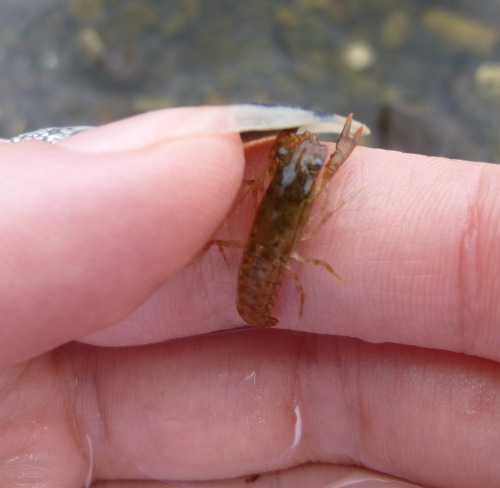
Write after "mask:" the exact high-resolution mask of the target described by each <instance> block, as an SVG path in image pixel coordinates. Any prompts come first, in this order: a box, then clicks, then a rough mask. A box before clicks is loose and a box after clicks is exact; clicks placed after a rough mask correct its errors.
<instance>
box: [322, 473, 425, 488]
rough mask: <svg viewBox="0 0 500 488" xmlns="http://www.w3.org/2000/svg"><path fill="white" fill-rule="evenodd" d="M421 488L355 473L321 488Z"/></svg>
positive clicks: (403, 482)
mask: <svg viewBox="0 0 500 488" xmlns="http://www.w3.org/2000/svg"><path fill="white" fill-rule="evenodd" d="M405 487H409V488H419V487H418V485H415V484H413V483H407V482H406V481H400V480H394V479H390V478H385V477H383V476H376V475H366V474H363V473H354V474H351V475H349V476H348V477H347V478H344V479H343V480H339V481H335V482H334V483H328V484H327V485H323V486H322V487H321V488H405Z"/></svg>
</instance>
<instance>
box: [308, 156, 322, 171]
mask: <svg viewBox="0 0 500 488" xmlns="http://www.w3.org/2000/svg"><path fill="white" fill-rule="evenodd" d="M322 166H323V160H322V159H320V158H314V159H313V160H312V161H310V162H309V163H308V164H307V167H308V169H309V171H319V170H320V169H321V167H322Z"/></svg>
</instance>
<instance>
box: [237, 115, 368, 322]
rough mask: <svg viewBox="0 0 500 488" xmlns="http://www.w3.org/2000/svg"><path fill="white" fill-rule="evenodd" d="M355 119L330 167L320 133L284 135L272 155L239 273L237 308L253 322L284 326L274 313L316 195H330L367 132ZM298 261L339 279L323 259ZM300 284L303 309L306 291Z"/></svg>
mask: <svg viewBox="0 0 500 488" xmlns="http://www.w3.org/2000/svg"><path fill="white" fill-rule="evenodd" d="M351 121H352V115H350V116H349V117H348V118H347V121H346V122H345V125H344V128H343V130H342V133H341V135H340V137H339V140H338V141H337V147H336V149H335V152H334V153H333V155H332V156H331V157H330V158H329V160H328V161H327V162H326V163H325V159H326V156H327V154H328V148H327V146H325V145H323V144H320V142H319V141H318V136H317V135H316V134H311V133H310V132H305V133H302V134H296V133H295V129H286V130H282V131H281V132H280V133H279V134H278V136H277V138H276V140H275V142H274V144H273V147H272V148H271V151H270V156H269V160H270V168H269V171H270V172H273V177H272V179H271V182H270V184H269V186H268V188H267V190H266V192H265V193H264V196H263V198H262V201H261V202H260V205H259V207H258V210H257V213H256V216H255V220H254V222H253V225H252V230H251V232H250V237H249V238H248V241H247V243H246V246H245V249H244V252H243V257H242V259H241V264H240V268H239V272H238V297H237V302H236V305H237V309H238V313H239V314H240V316H241V317H242V319H243V320H244V321H245V322H247V323H248V324H251V325H255V326H257V327H271V326H273V325H276V324H277V323H278V319H277V318H275V317H273V315H272V313H273V308H274V303H275V300H276V296H277V294H278V291H279V289H280V287H281V282H282V280H283V275H284V272H285V269H287V268H289V264H288V263H289V260H290V258H291V257H296V256H295V255H294V249H295V247H296V246H297V244H298V242H299V241H300V240H301V239H302V237H303V234H304V230H305V227H306V224H307V222H308V220H309V216H310V214H311V210H312V207H313V204H314V202H315V200H316V197H317V196H318V195H319V194H320V193H321V192H324V191H325V192H326V191H327V189H326V186H327V184H328V182H329V181H330V180H331V178H332V177H333V175H334V174H335V173H336V172H337V170H338V169H339V168H340V166H341V165H342V163H343V162H344V161H345V160H346V159H347V158H348V157H349V155H350V154H351V152H352V151H353V149H354V147H355V146H356V143H357V140H358V139H359V137H360V135H361V132H362V130H363V127H362V126H361V127H360V128H359V129H358V130H357V131H356V133H355V134H354V135H351V134H350V130H351ZM330 214H331V212H329V213H327V214H326V218H328V217H329V215H330ZM326 218H323V221H325V220H326ZM297 259H299V260H301V261H307V262H312V263H314V264H319V265H322V266H323V267H325V268H326V269H327V270H328V271H329V272H330V273H332V274H334V275H335V273H334V271H333V269H332V268H331V267H330V265H329V264H327V263H325V262H323V261H320V260H317V259H305V258H300V257H297ZM294 276H295V275H294ZM295 281H296V284H297V285H298V286H297V288H298V290H299V294H300V295H301V297H300V298H301V311H302V305H303V302H304V293H303V292H302V291H301V290H302V289H301V287H300V284H298V280H297V279H295Z"/></svg>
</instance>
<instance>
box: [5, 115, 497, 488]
mask: <svg viewBox="0 0 500 488" xmlns="http://www.w3.org/2000/svg"><path fill="white" fill-rule="evenodd" d="M172 113H173V111H164V112H158V113H154V114H147V115H146V116H141V117H137V118H134V119H129V120H127V121H122V122H119V123H116V124H111V125H109V126H105V127H102V128H99V129H96V130H93V131H89V132H86V133H81V134H78V135H75V136H73V137H71V138H70V139H67V140H65V141H62V142H60V143H58V144H57V145H48V144H43V143H37V142H34V141H28V142H23V143H22V144H2V145H0V151H1V155H2V157H1V162H2V163H1V165H0V172H1V174H0V185H3V188H2V191H1V192H0V198H1V199H3V201H2V204H1V208H2V209H3V211H2V218H1V220H0V227H1V229H2V236H3V239H2V241H3V243H4V246H3V252H2V254H1V255H0V269H2V280H1V281H0V286H1V293H0V304H1V305H0V307H1V310H2V322H1V324H2V325H1V327H0V343H1V344H2V348H1V351H0V364H1V365H2V370H1V372H0V432H1V433H2V442H1V443H0V480H1V481H2V484H1V485H2V487H3V486H5V487H7V488H10V487H13V486H19V484H21V483H28V484H31V485H32V486H47V487H57V486H64V487H72V486H74V487H81V486H84V485H85V483H86V478H87V476H88V474H89V473H91V475H92V477H93V479H95V480H115V481H114V482H112V481H109V482H108V483H105V482H104V481H102V482H96V483H95V486H96V487H97V486H99V487H104V486H106V487H107V488H110V487H113V488H115V487H118V486H120V487H121V486H127V487H128V488H132V487H133V488H137V487H141V488H142V487H146V486H147V487H153V486H154V487H155V488H156V486H169V485H168V484H160V483H158V484H156V483H153V482H147V481H140V480H149V479H158V480H160V479H170V480H189V481H192V480H207V479H222V478H237V477H239V476H244V477H245V476H248V475H249V474H251V473H266V472H269V471H275V470H282V471H281V472H280V473H278V474H276V475H262V476H261V478H260V479H259V480H258V482H259V484H260V486H271V484H272V483H273V482H276V477H278V478H279V479H280V480H281V482H282V483H285V484H286V486H308V487H312V488H316V487H317V488H320V487H322V486H327V485H328V483H331V486H339V487H340V486H349V485H347V484H346V483H347V481H345V482H343V481H341V480H342V479H344V480H347V479H351V480H354V481H355V480H356V478H352V477H351V478H349V476H351V475H352V474H353V473H357V474H356V476H364V475H366V476H367V477H368V478H369V479H371V481H367V482H366V483H365V484H363V485H359V486H363V488H364V487H367V488H368V487H370V486H383V485H376V484H374V483H377V482H376V481H374V476H372V475H369V474H366V473H364V472H363V471H362V470H359V469H358V468H353V467H350V468H349V467H346V465H351V464H353V465H356V466H363V467H365V468H368V469H371V470H375V471H378V472H380V473H387V474H392V475H395V476H399V477H401V478H405V479H410V480H413V481H414V482H416V483H420V485H421V486H439V487H453V488H457V487H461V486H484V487H488V486H491V487H493V486H498V484H499V481H500V469H499V467H498V463H497V461H496V457H497V454H496V453H497V452H498V451H499V447H500V446H499V444H500V432H499V430H500V416H499V414H498V412H499V401H498V399H497V397H498V394H497V392H498V391H499V387H500V376H499V373H500V367H499V364H498V360H499V356H500V353H499V352H498V351H499V350H500V348H499V341H500V332H499V331H498V327H497V323H498V313H499V312H498V307H497V306H496V303H497V300H496V297H497V296H498V286H499V280H498V278H497V276H498V266H499V265H498V264H497V263H498V262H499V259H498V252H499V251H498V250H497V246H496V243H497V242H498V234H499V229H498V225H497V224H496V221H497V220H498V215H499V214H500V202H499V200H498V198H496V195H497V193H496V187H497V186H498V180H499V179H500V168H498V167H497V166H493V165H483V164H477V163H467V162H457V161H450V160H444V159H438V158H425V157H423V156H416V155H404V154H400V153H394V152H388V151H380V150H374V149H365V148H358V149H357V150H355V152H354V153H353V155H352V156H351V158H350V159H349V160H348V162H347V163H345V165H344V166H343V167H342V169H341V171H340V172H339V173H338V175H336V177H335V178H334V180H333V182H332V185H331V188H332V189H331V193H332V204H335V199H336V198H338V199H342V198H344V197H346V196H347V197H348V196H349V195H352V194H354V193H356V192H357V191H359V190H361V191H360V192H359V194H357V195H356V196H355V197H354V198H352V199H349V200H348V202H347V203H346V204H345V205H344V206H343V207H342V208H341V209H340V210H339V211H338V212H335V213H334V214H333V215H332V217H331V219H330V220H329V221H328V222H327V224H325V225H324V227H323V228H322V229H321V231H320V232H319V233H318V234H317V235H316V236H315V237H314V239H311V240H309V241H304V243H302V245H301V253H302V254H303V255H305V256H308V257H315V258H320V259H324V260H326V261H328V262H329V263H331V264H332V265H333V267H334V268H335V270H336V272H337V273H339V274H340V275H341V276H342V277H343V278H344V280H345V283H343V284H342V283H339V282H338V281H337V280H335V279H333V278H332V276H331V275H329V274H328V273H326V272H324V270H322V269H318V268H317V267H315V266H306V265H299V267H300V278H301V282H302V286H303V287H304V290H305V293H306V302H305V306H304V315H303V317H302V319H300V320H299V318H298V306H299V305H298V299H297V296H296V294H295V290H294V285H293V280H291V279H287V280H285V283H284V286H283V289H282V293H281V295H280V298H279V300H278V304H277V316H278V318H279V320H280V322H279V324H278V326H277V328H276V329H273V330H255V329H244V330H237V331H234V330H230V329H234V328H235V327H239V326H241V325H242V323H241V320H240V319H239V318H238V316H237V314H236V311H235V305H234V301H235V288H236V286H235V269H234V268H235V265H236V264H232V269H231V270H228V269H227V267H226V265H225V264H224V261H223V260H222V259H221V257H220V256H219V255H218V253H217V251H216V250H210V251H208V252H207V253H206V254H205V255H204V256H202V258H201V259H198V260H197V261H196V262H195V264H193V265H189V263H190V262H191V261H192V260H193V258H194V257H195V256H196V254H197V253H198V252H199V250H200V249H201V248H202V247H203V245H204V244H205V242H207V241H208V240H209V239H210V237H211V236H212V235H213V233H214V232H215V231H216V230H217V228H218V227H219V226H220V224H221V223H222V222H223V221H224V219H225V217H226V216H227V214H228V213H229V211H230V208H231V205H232V203H233V201H234V199H235V196H236V194H237V191H238V188H239V186H240V183H241V180H242V177H243V166H244V156H243V151H242V147H241V143H240V141H239V138H238V137H237V136H236V135H230V134H226V135H207V136H204V137H201V136H199V135H198V136H193V137H185V136H183V137H179V138H176V137H172V138H168V134H169V129H170V128H173V129H174V130H175V129H176V128H177V127H179V126H182V125H183V124H184V125H187V126H193V125H195V124H196V123H199V124H200V127H201V128H202V129H203V123H206V124H207V127H210V126H211V124H210V115H207V116H206V118H204V117H201V119H203V120H201V121H200V117H196V111H194V112H193V110H192V109H191V111H189V110H186V111H185V112H184V116H183V112H182V111H177V113H176V114H175V117H174V116H173V115H172ZM193 117H194V118H193ZM141 131H143V132H142V133H141ZM201 132H203V131H200V133H201ZM146 135H147V136H148V137H149V138H147V137H146ZM144 141H146V142H144ZM267 150H268V145H266V144H261V145H256V146H254V147H252V148H251V149H249V150H248V151H247V154H246V159H247V164H248V166H250V167H252V166H257V165H258V164H263V162H265V157H266V152H267ZM252 208H253V202H252V199H251V198H249V199H246V200H245V201H243V203H242V204H241V206H240V207H238V209H236V210H235V212H233V213H231V214H230V216H229V219H228V221H227V223H226V224H224V225H223V227H222V229H221V232H222V233H225V234H226V236H231V237H232V238H235V239H240V238H241V237H242V236H244V235H246V232H247V231H248V226H249V225H250V220H251V218H252V217H251V210H252ZM228 254H229V258H230V260H231V261H232V262H233V263H237V260H238V251H237V250H235V251H234V252H232V251H230V252H229V253H228ZM278 329H281V330H278ZM215 331H218V333H217V334H208V333H209V332H215ZM175 339H179V340H175ZM76 340H79V341H78V342H72V343H71V342H70V341H76ZM96 346H105V347H96ZM118 346H132V347H126V348H120V347H118ZM313 462H320V463H327V464H329V465H330V466H322V465H314V466H305V467H304V466H302V465H303V464H305V463H313ZM296 466H300V467H296ZM294 467H295V468H294ZM90 468H91V469H90ZM370 476H371V478H370ZM359 479H360V478H358V481H359ZM121 480H137V481H136V482H135V483H134V482H132V481H131V482H129V483H128V484H127V483H125V482H124V481H121ZM336 480H340V481H338V484H333V483H334V482H335V481H336ZM224 483H226V482H224ZM242 483H243V482H242V481H241V480H235V481H231V482H229V481H228V482H227V483H226V484H223V483H222V482H220V483H214V484H210V485H207V486H240V485H241V484H242ZM294 483H295V485H294ZM369 483H372V484H369ZM352 486H353V485H352ZM390 486H391V487H396V486H397V485H395V484H391V485H390Z"/></svg>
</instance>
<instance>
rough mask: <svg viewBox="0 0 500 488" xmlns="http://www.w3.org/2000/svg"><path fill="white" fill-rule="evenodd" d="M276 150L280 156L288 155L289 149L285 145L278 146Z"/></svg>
mask: <svg viewBox="0 0 500 488" xmlns="http://www.w3.org/2000/svg"><path fill="white" fill-rule="evenodd" d="M276 152H277V154H278V156H279V157H281V158H284V157H286V156H288V154H289V153H290V151H289V150H288V148H287V147H286V146H280V147H279V148H278V151H276Z"/></svg>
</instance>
